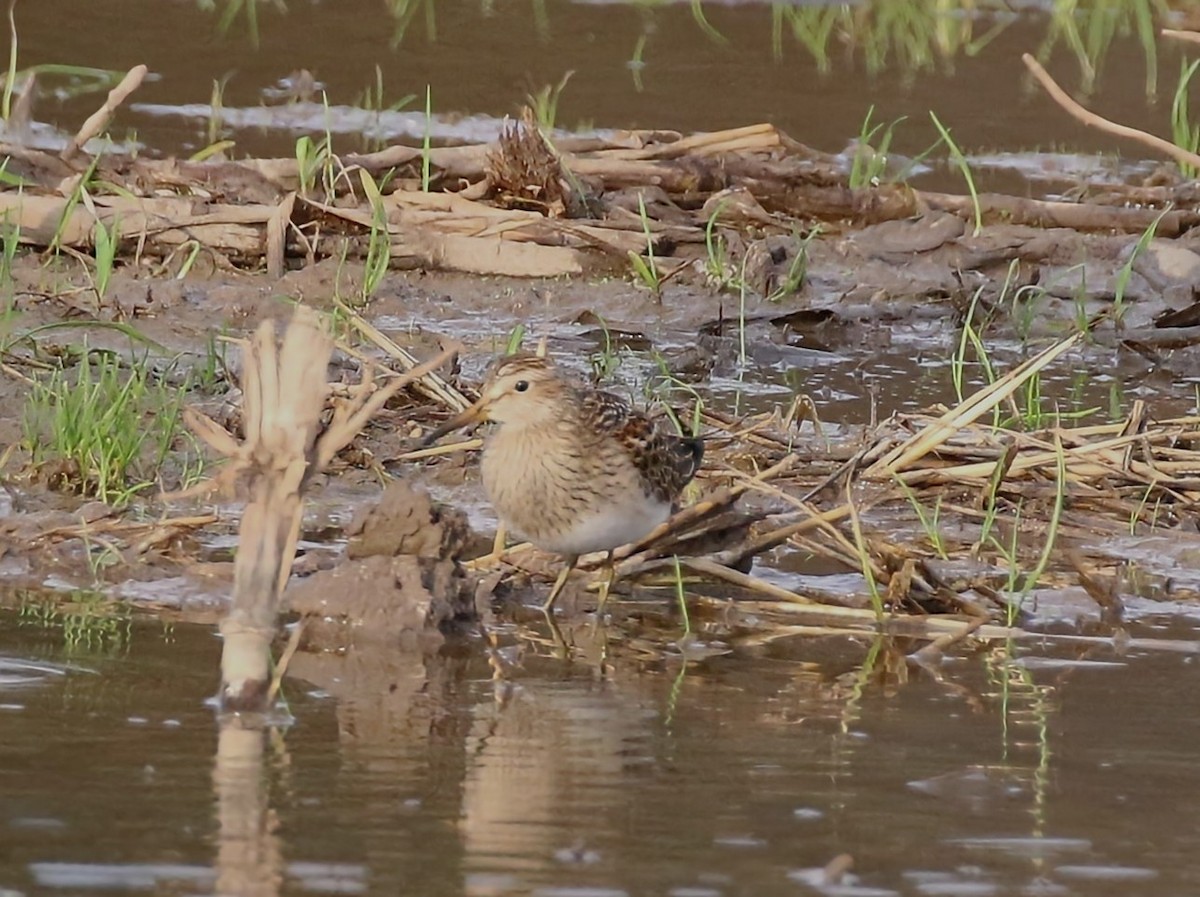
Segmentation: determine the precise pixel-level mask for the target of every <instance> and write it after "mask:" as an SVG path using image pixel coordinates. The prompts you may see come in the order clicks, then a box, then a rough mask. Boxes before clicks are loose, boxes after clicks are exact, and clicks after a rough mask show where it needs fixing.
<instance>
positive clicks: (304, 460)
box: [186, 306, 453, 712]
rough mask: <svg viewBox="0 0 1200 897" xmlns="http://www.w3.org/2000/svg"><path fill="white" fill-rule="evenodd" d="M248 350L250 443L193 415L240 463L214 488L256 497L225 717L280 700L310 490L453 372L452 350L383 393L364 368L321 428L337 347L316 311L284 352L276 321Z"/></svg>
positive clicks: (228, 635)
mask: <svg viewBox="0 0 1200 897" xmlns="http://www.w3.org/2000/svg"><path fill="white" fill-rule="evenodd" d="M241 345H242V351H243V352H244V356H245V361H244V365H243V378H242V385H243V393H244V396H245V398H244V400H243V427H244V430H245V434H246V435H245V439H244V440H243V441H242V442H241V443H238V442H237V441H236V440H234V438H233V437H232V436H231V435H230V434H229V433H227V432H226V431H225V430H223V429H222V428H221V427H219V426H218V425H217V424H215V423H214V422H213V421H212V420H210V419H209V418H207V417H205V416H204V415H202V414H199V413H198V412H196V411H194V410H192V411H190V413H188V414H187V416H186V417H187V421H188V424H189V425H190V426H191V427H192V429H193V430H194V431H195V432H196V434H197V435H198V436H200V437H201V438H202V439H203V440H204V441H205V442H207V443H208V444H209V445H210V446H212V447H213V448H215V449H216V450H217V451H219V452H221V453H223V454H225V455H226V456H228V457H229V458H230V459H231V463H230V464H228V465H227V466H226V468H225V469H224V470H223V471H222V472H221V473H220V474H219V475H218V477H217V478H216V479H215V480H214V481H212V482H210V483H209V484H205V487H207V488H211V487H212V486H213V485H214V484H215V485H216V486H220V487H224V488H225V489H226V490H229V489H230V488H231V487H232V486H233V485H234V484H235V483H238V482H243V483H244V484H245V487H246V491H247V492H248V493H249V500H248V502H247V505H246V509H245V512H244V513H243V515H242V520H241V525H240V527H239V530H238V552H237V559H236V561H235V563H234V587H233V600H232V603H231V607H230V611H229V613H228V615H227V616H226V617H225V619H224V620H222V622H221V634H222V635H223V636H224V637H225V645H224V649H223V651H222V654H221V692H220V702H221V707H222V709H224V710H233V711H250V712H264V711H266V710H268V709H269V705H270V703H271V701H272V699H273V697H274V690H273V689H272V688H271V686H270V649H271V643H272V641H273V640H274V638H275V626H276V616H277V613H278V608H279V598H280V596H281V595H282V593H283V589H284V586H285V585H286V584H287V580H288V577H289V575H290V574H291V567H292V561H293V559H294V558H295V555H296V542H297V539H298V537H299V533H300V522H301V517H302V514H303V510H304V508H303V499H304V489H305V487H306V485H307V484H308V482H309V480H310V479H311V477H312V475H313V474H314V473H315V472H317V471H320V470H322V469H323V468H324V467H325V466H326V465H327V464H328V463H329V462H330V460H332V458H333V456H334V455H335V454H336V453H337V451H338V450H339V449H341V448H343V447H344V446H345V445H346V444H347V443H349V441H350V440H351V439H353V438H354V435H355V434H356V433H357V432H358V431H359V430H360V429H362V427H363V426H364V425H365V424H366V422H367V420H368V419H369V418H370V417H371V415H373V414H375V413H376V412H377V411H378V410H379V409H380V408H381V407H382V406H383V404H384V402H386V401H387V400H388V398H390V397H391V396H392V395H394V394H395V393H396V392H398V391H399V390H401V389H403V388H404V387H406V386H408V385H410V384H412V383H414V382H415V381H417V380H419V379H420V378H421V377H424V376H426V375H428V374H429V373H430V372H432V371H433V370H435V369H436V368H437V367H439V366H440V365H442V364H444V363H445V362H446V361H447V360H448V359H449V358H450V357H451V356H452V355H453V352H451V351H446V352H443V353H441V354H440V355H438V356H437V357H436V358H434V359H432V360H430V361H428V362H425V363H424V364H419V365H415V366H414V367H413V368H412V370H410V371H408V372H407V373H405V374H403V375H401V376H398V377H396V378H395V379H394V380H392V381H391V382H390V383H388V384H387V385H386V386H384V387H382V388H380V389H375V386H374V382H373V380H372V378H371V373H370V368H369V367H366V368H364V374H363V380H362V382H361V383H359V384H358V385H357V386H356V387H354V388H352V389H351V390H350V394H349V397H348V398H347V399H345V400H340V401H338V402H337V403H336V404H335V407H334V412H333V419H332V421H330V423H329V425H328V426H327V427H325V428H324V430H322V426H321V417H322V414H323V413H324V410H325V401H326V398H327V396H328V394H329V383H328V381H327V371H328V366H329V359H330V356H331V354H332V352H333V341H332V340H331V339H330V337H329V334H328V333H327V332H326V330H325V328H324V326H323V325H322V322H321V319H320V318H319V317H318V315H317V313H316V312H314V311H312V310H311V309H309V308H306V307H304V306H299V307H297V308H296V311H295V313H294V315H293V317H292V320H291V322H290V323H289V325H288V327H287V330H286V331H285V333H284V335H283V339H282V343H281V344H277V342H276V334H275V325H274V322H272V321H269V320H268V321H264V322H263V323H262V324H261V325H260V326H259V328H258V330H257V331H256V332H255V334H254V337H253V338H252V339H251V340H249V341H248V342H244V343H241ZM318 436H319V438H318ZM205 487H201V488H205ZM192 491H197V490H192Z"/></svg>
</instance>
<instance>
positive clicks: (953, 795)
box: [0, 612, 1200, 897]
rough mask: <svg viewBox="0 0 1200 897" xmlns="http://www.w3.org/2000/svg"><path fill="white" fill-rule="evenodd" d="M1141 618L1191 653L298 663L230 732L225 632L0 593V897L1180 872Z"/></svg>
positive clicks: (1178, 756)
mask: <svg viewBox="0 0 1200 897" xmlns="http://www.w3.org/2000/svg"><path fill="white" fill-rule="evenodd" d="M1134 634H1135V635H1142V636H1147V637H1149V638H1152V639H1160V641H1159V642H1157V644H1161V645H1163V646H1164V647H1173V648H1175V649H1176V650H1156V649H1139V650H1137V651H1129V652H1126V653H1122V652H1120V651H1118V650H1115V649H1114V648H1112V647H1107V646H1099V647H1091V648H1086V649H1085V648H1079V647H1077V648H1068V647H1065V646H1062V645H1058V644H1056V643H1055V642H1054V641H1052V640H1047V641H1046V642H1045V643H1043V644H1039V645H1037V646H1032V647H1026V648H1021V649H1014V651H1013V654H1012V655H1008V654H1006V652H1004V651H1001V650H996V651H993V652H983V653H972V654H969V655H967V656H964V657H960V658H954V659H951V660H949V661H948V662H947V663H946V664H945V666H944V667H943V668H942V669H940V670H939V671H938V672H937V675H936V676H934V675H931V674H930V673H927V672H923V671H922V670H920V669H918V668H917V667H915V666H909V667H908V668H907V669H906V668H905V665H904V663H903V660H902V659H900V652H901V651H902V650H904V649H905V648H906V647H907V646H904V645H896V644H891V645H889V644H877V645H874V646H872V645H871V644H870V642H869V641H867V640H864V641H845V640H840V639H838V640H835V639H806V640H796V641H791V642H789V641H779V642H776V643H774V644H773V645H770V646H767V647H758V648H751V647H749V646H747V647H735V649H734V650H733V652H732V653H730V654H728V655H726V656H722V657H714V658H710V659H709V660H707V661H705V662H703V663H700V664H693V665H690V666H688V667H687V668H686V669H682V668H680V667H679V666H678V665H675V664H673V663H671V662H666V663H662V662H647V661H644V660H642V661H639V660H637V659H636V658H634V657H632V656H623V655H622V654H621V652H616V653H614V655H613V656H612V657H611V658H610V661H609V663H608V664H607V666H606V667H605V668H604V669H603V671H601V670H600V669H599V668H589V667H588V666H587V665H584V664H575V665H573V666H567V665H564V664H563V663H561V662H560V661H557V660H555V659H553V658H551V657H546V656H541V655H539V654H538V652H536V651H535V650H533V647H532V646H533V643H532V642H526V643H525V648H526V649H527V654H526V657H525V660H524V663H523V665H522V667H521V668H520V669H519V670H518V671H517V672H516V673H514V674H513V676H512V678H511V679H509V680H507V681H505V682H502V683H500V684H499V685H498V684H497V683H495V682H493V681H492V679H491V673H490V670H489V669H488V667H487V665H486V663H484V662H483V661H482V660H479V659H477V658H479V656H480V654H479V652H477V651H462V650H455V649H451V650H444V651H443V652H442V653H441V654H439V655H433V656H429V657H425V658H421V657H419V656H413V655H403V654H395V653H389V654H386V655H372V654H355V653H351V654H349V655H345V656H339V657H332V656H330V657H314V656H307V657H304V658H302V664H301V666H300V667H299V668H298V669H297V670H296V674H297V676H298V677H300V678H299V679H297V680H296V681H294V682H292V683H291V685H290V686H289V687H288V689H287V696H288V698H289V701H290V706H291V711H292V713H293V715H294V716H295V718H296V720H297V721H296V722H295V723H294V724H293V725H292V726H291V727H290V728H288V729H286V730H284V731H281V732H277V733H275V734H274V735H272V736H271V737H270V738H269V739H267V740H266V741H265V742H264V740H263V739H262V737H261V736H260V735H259V734H257V733H253V732H250V733H247V732H242V731H237V730H236V729H231V730H227V731H225V732H222V733H220V735H218V731H217V729H216V727H215V725H214V721H213V718H212V714H211V712H210V710H209V709H208V707H206V706H205V699H206V697H207V696H208V695H209V694H210V693H211V692H212V690H213V686H214V679H213V675H214V671H215V665H216V661H217V654H218V645H217V642H216V640H215V639H214V638H213V634H212V631H211V630H210V629H208V628H205V627H197V626H188V625H182V624H181V625H176V626H173V627H164V626H163V624H161V623H157V622H131V623H129V624H128V625H127V626H126V627H125V628H124V629H123V630H121V632H120V633H118V634H117V635H114V636H111V637H109V638H107V639H100V640H92V641H88V640H86V639H84V640H79V639H75V640H74V641H73V642H71V643H66V642H64V639H63V634H62V631H61V630H60V629H57V628H53V627H50V628H47V627H46V626H45V625H43V624H42V623H39V622H36V621H34V620H33V619H32V618H31V617H30V616H29V615H28V614H26V615H24V616H22V617H18V616H17V615H15V614H14V613H12V612H5V613H4V614H3V615H2V616H0V717H2V719H3V723H4V737H3V739H0V783H2V784H0V794H2V795H3V800H2V802H0V830H3V833H4V836H3V844H4V849H3V850H2V851H0V892H2V893H4V894H6V895H7V894H91V893H104V894H120V893H187V894H209V893H216V892H218V891H223V892H225V893H256V894H272V893H285V894H300V893H319V894H333V893H363V894H367V893H370V894H421V895H437V894H473V895H497V894H539V895H543V897H549V895H575V897H588V895H593V897H595V895H605V897H607V895H622V894H631V895H636V894H653V895H675V897H687V895H695V897H699V895H763V894H804V893H828V894H848V895H889V894H904V895H948V894H955V895H987V894H1043V895H1044V894H1054V895H1059V894H1061V895H1072V894H1079V895H1083V894H1087V895H1108V894H1111V895H1134V894H1156V895H1158V894H1192V893H1196V892H1197V890H1198V889H1200V859H1198V858H1197V854H1196V851H1195V836H1196V829H1197V824H1198V822H1200V820H1198V819H1197V811H1196V809H1195V806H1194V802H1193V801H1191V800H1189V799H1188V797H1187V796H1188V795H1191V794H1193V793H1195V791H1196V790H1197V788H1200V773H1198V772H1197V769H1196V765H1195V763H1194V757H1195V745H1196V743H1197V740H1198V739H1200V722H1198V721H1197V718H1196V715H1195V714H1194V713H1191V712H1190V711H1188V709H1187V708H1186V707H1185V706H1181V704H1180V702H1179V700H1178V697H1177V696H1178V695H1180V694H1185V695H1186V694H1194V693H1195V691H1196V689H1197V688H1198V687H1200V679H1198V678H1197V677H1198V675H1200V674H1198V672H1197V665H1196V652H1197V651H1198V650H1200V644H1198V643H1197V642H1195V641H1193V639H1194V637H1195V632H1194V631H1193V630H1191V629H1190V628H1189V627H1188V626H1186V625H1183V624H1180V623H1178V622H1175V623H1173V624H1171V625H1170V626H1169V627H1168V626H1167V625H1165V624H1164V625H1163V626H1157V625H1155V624H1154V623H1153V622H1151V623H1147V624H1144V625H1143V626H1141V627H1139V628H1138V631H1137V632H1135V633H1134ZM1167 636H1171V637H1172V638H1173V639H1175V641H1167V640H1166V637H1167ZM505 638H506V639H507V641H508V642H509V645H508V647H509V648H512V649H515V647H516V646H517V644H518V641H517V640H516V639H514V638H513V637H512V635H511V634H509V635H507V636H505ZM506 650H507V649H506ZM885 668H886V669H888V670H890V672H887V673H884V672H881V671H882V670H883V669H885ZM305 680H307V681H305ZM905 680H906V681H905ZM218 748H219V750H218ZM842 854H849V855H850V856H851V857H852V858H853V869H852V870H850V871H849V872H848V873H846V874H845V875H844V876H843V877H842V878H841V879H840V882H838V883H836V884H835V883H828V882H826V881H825V879H824V878H823V876H822V873H821V872H819V871H818V870H819V869H820V868H822V867H825V866H826V865H827V864H829V863H830V862H831V861H832V860H834V859H835V857H838V856H840V855H842Z"/></svg>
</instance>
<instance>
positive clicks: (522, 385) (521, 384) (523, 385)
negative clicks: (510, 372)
mask: <svg viewBox="0 0 1200 897" xmlns="http://www.w3.org/2000/svg"><path fill="white" fill-rule="evenodd" d="M513 389H515V390H516V391H517V392H525V390H527V389H529V381H528V380H518V381H517V382H516V383H515V384H513Z"/></svg>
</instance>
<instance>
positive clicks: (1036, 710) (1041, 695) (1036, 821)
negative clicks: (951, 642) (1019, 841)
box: [984, 642, 1054, 837]
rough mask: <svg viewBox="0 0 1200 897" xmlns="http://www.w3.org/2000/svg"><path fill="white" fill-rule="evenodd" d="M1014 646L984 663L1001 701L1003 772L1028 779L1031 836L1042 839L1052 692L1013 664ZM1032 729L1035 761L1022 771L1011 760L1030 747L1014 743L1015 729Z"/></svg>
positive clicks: (1044, 827) (994, 654)
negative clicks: (1018, 752) (1034, 733)
mask: <svg viewBox="0 0 1200 897" xmlns="http://www.w3.org/2000/svg"><path fill="white" fill-rule="evenodd" d="M1014 648H1015V646H1014V645H1013V644H1012V643H1011V642H1009V643H1008V644H1007V645H1006V646H1005V647H1004V648H1003V649H1001V650H999V651H996V652H993V653H991V654H989V655H987V656H986V657H985V659H984V663H985V665H986V668H987V672H988V679H989V680H990V681H991V682H992V684H993V685H994V686H996V687H997V688H998V689H999V699H1000V726H1001V729H1000V733H1001V735H1000V748H1001V762H1002V764H1003V766H1004V768H1005V769H1006V771H1008V772H1011V773H1014V774H1018V776H1019V777H1020V778H1025V777H1026V776H1027V777H1028V779H1029V783H1030V791H1031V793H1032V795H1033V801H1032V804H1031V805H1030V808H1029V813H1030V815H1031V816H1032V817H1033V828H1032V830H1031V831H1030V835H1032V836H1033V837H1041V836H1042V835H1044V834H1045V831H1046V807H1047V800H1048V790H1049V779H1050V758H1051V756H1052V752H1051V750H1050V727H1049V722H1050V714H1051V712H1052V711H1053V706H1052V704H1051V696H1052V695H1053V693H1054V689H1053V687H1052V686H1049V685H1038V684H1037V683H1035V682H1034V681H1033V676H1032V675H1031V674H1030V672H1029V670H1028V669H1027V668H1025V667H1019V666H1016V665H1015V664H1013V662H1012V660H1013V651H1014ZM1023 724H1024V725H1032V726H1034V727H1035V728H1036V732H1037V740H1036V742H1035V744H1036V749H1037V761H1036V763H1035V764H1034V765H1033V767H1032V768H1028V767H1027V768H1026V769H1024V770H1022V768H1021V764H1020V761H1019V759H1016V758H1014V756H1013V755H1014V754H1015V753H1016V749H1017V748H1024V747H1027V746H1029V742H1023V741H1020V740H1017V739H1016V738H1015V737H1014V732H1013V731H1012V730H1013V729H1015V727H1016V726H1017V725H1023Z"/></svg>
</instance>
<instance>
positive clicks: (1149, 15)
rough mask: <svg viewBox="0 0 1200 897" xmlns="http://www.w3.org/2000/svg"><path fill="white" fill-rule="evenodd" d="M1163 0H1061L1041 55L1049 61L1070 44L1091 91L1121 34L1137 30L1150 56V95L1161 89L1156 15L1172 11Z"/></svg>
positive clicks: (1085, 86)
mask: <svg viewBox="0 0 1200 897" xmlns="http://www.w3.org/2000/svg"><path fill="white" fill-rule="evenodd" d="M1169 11H1170V10H1169V8H1168V5H1167V4H1166V3H1165V2H1163V0H1093V2H1091V3H1089V4H1080V3H1079V2H1078V0H1057V2H1055V3H1054V4H1053V6H1052V8H1051V13H1050V26H1049V28H1048V29H1047V31H1046V37H1045V39H1044V40H1043V41H1042V44H1041V46H1040V47H1038V51H1037V54H1036V55H1037V58H1038V59H1039V60H1040V61H1043V62H1044V61H1045V60H1046V59H1047V58H1048V57H1049V56H1050V53H1051V52H1053V50H1054V48H1055V47H1056V46H1057V45H1058V44H1060V43H1063V44H1066V46H1067V48H1068V49H1069V50H1070V51H1071V53H1072V54H1073V55H1074V57H1075V61H1076V64H1077V65H1078V66H1079V76H1080V82H1081V83H1080V90H1082V91H1083V93H1084V94H1088V93H1091V91H1092V89H1093V88H1094V87H1095V84H1096V78H1097V75H1098V73H1099V70H1100V67H1101V65H1102V63H1103V61H1104V57H1105V56H1107V55H1108V51H1109V48H1110V47H1111V46H1112V42H1113V39H1114V38H1115V37H1116V35H1117V34H1127V33H1129V31H1130V30H1135V31H1136V32H1137V37H1138V43H1140V44H1141V47H1142V54H1143V55H1144V56H1145V59H1146V95H1147V96H1153V95H1154V94H1155V92H1157V90H1158V49H1157V41H1156V38H1157V35H1156V32H1155V27H1154V19H1155V16H1156V15H1158V16H1162V15H1165V14H1167V13H1169Z"/></svg>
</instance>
